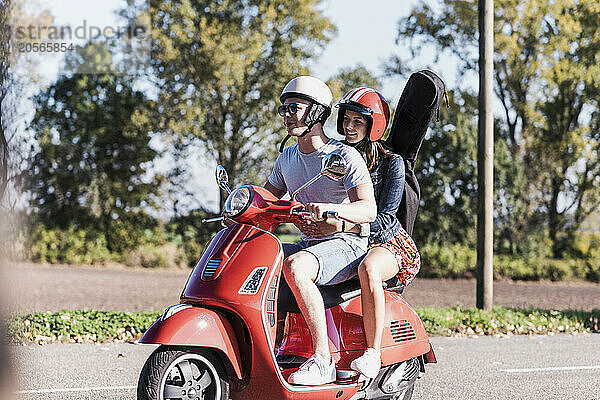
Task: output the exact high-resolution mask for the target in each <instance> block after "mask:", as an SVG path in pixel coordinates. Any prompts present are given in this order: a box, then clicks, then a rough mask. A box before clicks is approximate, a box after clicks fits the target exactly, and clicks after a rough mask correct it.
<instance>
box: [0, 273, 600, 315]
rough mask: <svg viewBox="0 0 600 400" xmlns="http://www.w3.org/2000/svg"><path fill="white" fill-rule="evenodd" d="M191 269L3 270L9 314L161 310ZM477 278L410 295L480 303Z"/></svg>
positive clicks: (577, 303)
mask: <svg viewBox="0 0 600 400" xmlns="http://www.w3.org/2000/svg"><path fill="white" fill-rule="evenodd" d="M190 271H191V270H188V269H186V270H151V269H143V268H124V267H116V266H113V267H90V266H65V265H43V264H26V263H19V264H12V265H9V266H8V267H7V268H5V270H4V271H3V273H2V279H1V280H2V281H3V284H2V285H1V286H4V288H2V290H3V292H4V293H5V295H6V296H5V297H6V299H5V300H4V302H5V303H7V304H6V305H7V306H8V307H7V308H8V310H7V311H8V312H9V313H12V312H19V313H22V312H30V311H59V310H62V309H97V310H114V311H162V310H163V309H164V308H166V307H167V306H169V305H171V304H175V303H177V302H178V301H179V295H180V294H181V291H182V290H183V287H184V285H185V283H186V281H187V277H188V275H189V273H190ZM475 291H476V281H475V280H449V279H421V278H419V277H418V276H417V278H416V279H415V280H414V281H413V283H412V284H411V285H410V286H409V287H408V288H407V289H406V291H405V298H406V299H407V300H408V301H409V303H410V304H411V305H413V306H414V307H422V306H427V307H450V306H455V305H460V306H463V307H472V306H474V305H475ZM494 304H496V305H500V306H505V307H517V308H529V307H531V308H541V309H556V310H584V311H591V310H593V309H600V285H598V284H591V283H569V282H566V283H551V282H510V281H499V282H495V283H494Z"/></svg>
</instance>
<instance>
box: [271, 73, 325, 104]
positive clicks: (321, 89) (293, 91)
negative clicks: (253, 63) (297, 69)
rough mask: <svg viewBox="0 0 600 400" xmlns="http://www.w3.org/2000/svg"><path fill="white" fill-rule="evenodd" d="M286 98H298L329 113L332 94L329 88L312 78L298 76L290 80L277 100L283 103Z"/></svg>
mask: <svg viewBox="0 0 600 400" xmlns="http://www.w3.org/2000/svg"><path fill="white" fill-rule="evenodd" d="M288 97H299V98H301V99H306V100H309V101H311V102H313V103H317V104H320V105H322V106H324V107H326V108H327V109H329V111H330V112H331V103H332V101H333V94H332V93H331V90H330V89H329V86H327V84H326V83H325V82H323V81H322V80H320V79H317V78H315V77H312V76H299V77H296V78H294V79H292V80H291V81H290V82H289V83H288V84H287V85H285V87H284V88H283V91H282V92H281V96H280V97H279V100H280V101H281V102H282V103H283V102H284V101H285V99H287V98H288Z"/></svg>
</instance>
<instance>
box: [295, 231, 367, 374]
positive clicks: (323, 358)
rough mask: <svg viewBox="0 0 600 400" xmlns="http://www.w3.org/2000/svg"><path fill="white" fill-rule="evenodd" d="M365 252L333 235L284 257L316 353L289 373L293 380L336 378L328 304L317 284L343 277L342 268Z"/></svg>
mask: <svg viewBox="0 0 600 400" xmlns="http://www.w3.org/2000/svg"><path fill="white" fill-rule="evenodd" d="M363 253H364V250H360V249H358V248H355V247H353V246H351V245H349V244H348V243H346V242H345V241H344V240H342V239H332V240H326V241H323V242H320V243H316V244H313V245H309V247H308V248H306V249H305V250H303V251H300V252H298V253H296V254H294V255H292V256H290V257H288V258H286V259H285V260H284V262H283V271H284V275H285V279H286V281H287V283H288V286H289V287H290V290H291V291H292V293H293V294H294V296H295V298H296V302H297V303H298V308H299V309H300V312H301V313H302V315H303V317H304V320H305V321H306V324H307V326H308V329H309V330H310V333H311V337H312V345H313V355H312V356H311V357H310V358H309V359H308V360H307V361H306V362H305V363H304V364H302V366H300V368H299V369H298V371H296V372H294V373H293V374H291V375H290V377H289V381H290V382H291V383H295V384H300V385H319V384H325V383H329V382H333V381H334V380H335V379H336V376H335V375H336V374H335V363H334V362H333V359H332V357H331V353H330V350H329V338H328V336H327V323H326V319H325V305H324V303H323V298H322V296H321V292H320V291H319V289H318V288H317V284H327V283H329V282H331V281H333V280H335V279H334V278H336V277H338V278H340V277H341V276H340V272H341V271H342V270H344V269H346V267H347V266H348V265H349V264H351V263H352V262H353V261H355V260H356V258H357V257H359V256H360V255H362V254H363ZM354 270H356V265H355V266H354ZM342 275H345V274H342Z"/></svg>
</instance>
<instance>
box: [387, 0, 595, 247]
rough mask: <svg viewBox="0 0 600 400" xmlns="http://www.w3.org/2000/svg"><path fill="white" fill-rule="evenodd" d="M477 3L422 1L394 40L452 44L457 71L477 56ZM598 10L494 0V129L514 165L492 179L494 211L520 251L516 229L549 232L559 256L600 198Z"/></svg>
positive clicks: (581, 4) (415, 46) (564, 2)
mask: <svg viewBox="0 0 600 400" xmlns="http://www.w3.org/2000/svg"><path fill="white" fill-rule="evenodd" d="M435 10H439V12H436V11H435ZM476 12H477V8H476V7H475V5H474V4H473V2H472V1H466V0H445V1H443V2H442V4H441V6H440V7H435V8H433V7H429V6H427V5H422V6H419V7H417V8H415V9H413V11H412V12H411V14H410V15H409V16H408V17H406V18H403V19H401V20H400V22H399V25H398V26H399V30H398V40H406V41H408V42H409V43H410V47H411V50H412V51H413V52H414V53H415V54H416V53H417V52H419V51H420V49H421V48H422V47H423V46H424V45H425V44H426V43H432V44H433V45H434V46H435V48H436V52H437V55H438V57H439V56H441V55H442V54H444V53H445V52H450V53H452V54H453V55H454V56H456V59H457V62H458V66H459V67H458V68H459V80H462V79H463V78H465V77H466V76H468V75H469V73H471V72H472V71H474V70H475V69H476V66H477V57H478V53H477V15H476ZM599 18H600V7H599V6H598V3H597V2H596V1H594V0H578V1H572V0H557V1H554V2H547V1H543V0H527V1H525V2H523V1H517V0H499V1H496V3H495V16H494V21H495V47H496V48H495V57H494V67H495V82H496V86H495V92H496V95H497V98H498V99H499V101H500V104H501V105H502V109H503V117H502V124H501V125H499V126H498V127H499V128H500V129H499V130H498V131H497V138H498V139H499V140H502V141H503V142H504V143H505V148H506V155H507V157H508V158H509V159H510V160H509V162H508V163H507V164H505V165H508V166H510V165H512V166H513V167H515V168H513V172H514V173H518V174H519V175H517V176H512V178H513V179H512V180H510V181H508V182H506V183H507V184H508V185H510V186H512V187H500V188H499V189H500V190H498V188H497V191H496V193H497V194H498V195H499V196H500V198H498V199H497V201H496V202H497V203H499V204H503V205H504V206H503V207H501V208H499V209H497V210H496V215H497V217H496V221H497V223H498V224H499V226H498V230H499V231H501V232H502V236H504V237H512V238H516V239H517V240H516V241H515V243H516V247H517V251H520V249H519V244H520V243H525V241H521V240H518V239H519V238H522V237H523V236H527V235H528V234H529V233H534V232H537V233H540V234H546V233H545V232H547V235H548V237H549V238H550V239H551V241H552V243H553V255H554V256H555V257H559V256H560V255H561V253H562V251H563V250H564V248H565V245H564V244H565V242H566V240H565V239H567V238H569V237H570V236H571V237H572V235H573V233H574V232H576V231H577V230H578V229H579V227H580V226H581V224H582V222H583V221H584V220H585V218H586V217H587V216H588V215H590V213H592V212H593V211H594V210H597V209H598V207H599V206H600V199H599V191H600V178H598V172H599V171H598V168H600V159H599V157H598V134H597V130H594V127H595V126H597V125H598V122H596V121H597V118H598V112H597V110H598V104H597V98H598V97H599V96H598V95H599V87H600V74H599V72H600V70H599V68H600V66H599V65H598V62H597V54H598V49H599V47H600V39H599V37H600V27H599V25H598V23H597V21H598V20H599ZM392 64H393V63H392ZM392 69H393V65H392ZM467 90H468V89H467ZM501 213H504V214H501Z"/></svg>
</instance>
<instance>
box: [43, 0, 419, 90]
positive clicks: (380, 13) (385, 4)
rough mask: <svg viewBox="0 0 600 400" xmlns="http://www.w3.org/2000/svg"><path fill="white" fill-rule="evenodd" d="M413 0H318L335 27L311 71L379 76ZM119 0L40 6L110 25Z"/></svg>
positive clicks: (391, 82) (392, 86) (391, 83)
mask: <svg viewBox="0 0 600 400" xmlns="http://www.w3.org/2000/svg"><path fill="white" fill-rule="evenodd" d="M418 3H419V1H417V0H405V1H393V0H371V1H365V0H344V1H342V0H328V1H325V2H323V4H322V9H323V12H324V14H325V15H326V16H327V17H328V18H329V19H330V20H331V21H332V22H333V24H334V25H335V26H336V27H337V28H338V34H337V36H336V38H335V39H333V40H332V41H331V42H330V43H329V45H328V46H327V48H326V49H325V51H324V52H323V53H322V54H321V56H320V57H319V58H317V59H316V60H315V61H314V62H312V63H311V70H312V72H313V74H314V75H316V76H318V77H319V78H322V79H324V80H326V79H328V78H329V77H331V76H332V75H334V74H335V73H336V72H337V71H338V70H339V69H340V68H343V67H352V66H355V65H357V64H358V63H362V64H363V65H365V66H366V67H367V68H368V69H369V70H370V71H371V72H372V73H374V74H375V75H377V76H382V75H383V69H382V64H383V62H384V61H385V60H386V59H387V58H389V57H390V55H392V54H397V53H402V54H407V53H406V51H405V50H404V49H402V48H401V47H399V46H396V45H395V43H394V42H395V38H396V31H397V23H398V20H399V19H400V17H402V16H405V15H408V13H409V12H410V9H411V8H412V7H413V6H415V5H416V4H418ZM123 4H124V0H104V1H91V0H83V1H76V0H52V2H48V3H46V4H45V7H48V8H49V9H50V11H51V13H52V14H53V16H54V18H55V25H69V26H72V27H74V26H79V25H81V24H82V23H83V21H84V20H85V21H86V22H87V25H88V26H89V25H97V26H108V25H110V26H115V25H118V24H119V20H118V18H117V17H116V16H115V13H114V11H115V10H116V9H118V8H120V7H122V5H123ZM59 64H60V59H59V58H58V57H50V56H48V59H47V63H46V69H45V76H46V77H47V79H48V80H49V81H51V80H53V79H54V78H55V77H56V75H57V73H58V68H59ZM383 82H384V87H383V92H384V93H383V94H384V95H385V96H386V97H387V98H388V99H390V100H392V101H393V100H396V99H398V98H399V96H400V92H401V91H402V87H403V85H404V81H403V80H402V79H399V78H395V79H384V80H383Z"/></svg>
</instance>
